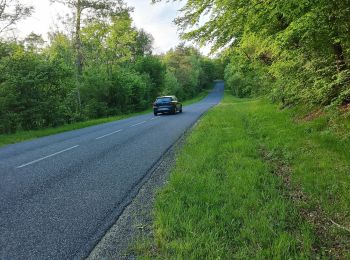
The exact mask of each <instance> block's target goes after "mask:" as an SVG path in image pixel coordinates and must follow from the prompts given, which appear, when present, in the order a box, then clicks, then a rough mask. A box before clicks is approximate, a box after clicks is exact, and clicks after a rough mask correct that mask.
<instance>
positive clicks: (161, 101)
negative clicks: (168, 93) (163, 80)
mask: <svg viewBox="0 0 350 260" xmlns="http://www.w3.org/2000/svg"><path fill="white" fill-rule="evenodd" d="M172 100H173V99H172V98H171V97H163V98H157V100H156V102H159V103H163V102H171V101H172Z"/></svg>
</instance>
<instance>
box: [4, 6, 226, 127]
mask: <svg viewBox="0 0 350 260" xmlns="http://www.w3.org/2000/svg"><path fill="white" fill-rule="evenodd" d="M51 2H58V3H61V4H65V5H66V6H67V7H69V8H70V10H71V15H70V16H68V17H67V18H65V19H64V20H63V21H61V22H62V23H63V28H65V29H64V30H62V29H60V30H59V29H57V30H54V31H51V32H49V40H48V41H46V42H45V41H44V39H43V37H42V36H41V35H37V34H35V33H31V34H30V35H28V36H27V37H25V38H24V39H17V38H16V37H15V38H14V37H7V35H13V34H8V33H6V32H8V30H9V29H13V28H15V26H16V22H17V21H19V20H20V19H24V18H26V17H28V16H30V15H31V14H32V12H33V8H32V7H30V6H24V5H23V4H21V3H20V2H19V1H18V0H12V1H0V36H1V38H0V72H1V73H0V133H13V132H16V131H18V130H30V129H40V128H45V127H52V126H59V125H63V124H67V123H73V122H77V121H82V120H88V119H94V118H101V117H108V116H114V115H119V114H124V113H130V112H134V111H141V110H145V109H147V108H149V107H150V104H151V103H152V102H153V101H154V99H155V97H156V96H158V95H161V94H174V95H177V96H178V97H179V98H180V99H181V100H184V99H189V98H192V97H194V96H195V95H197V94H198V93H199V92H201V91H202V90H203V89H206V88H209V87H210V86H211V83H212V81H213V79H216V78H218V77H220V71H222V72H221V74H223V69H222V68H221V67H222V66H221V65H220V64H221V63H220V61H219V60H214V59H210V58H207V57H205V56H203V55H202V54H201V53H200V52H199V51H198V50H197V49H195V48H194V47H188V46H185V45H184V44H180V45H179V46H177V47H176V48H173V49H171V50H170V51H169V52H168V53H165V54H162V55H155V54H153V37H152V35H150V34H148V33H147V32H145V31H144V30H143V29H139V28H135V27H134V26H133V21H132V18H131V15H130V13H131V12H132V8H130V7H128V6H126V5H125V4H124V3H123V2H122V1H112V0H104V1H95V0H66V1H54V0H52V1H51Z"/></svg>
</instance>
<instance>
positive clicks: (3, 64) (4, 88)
mask: <svg viewBox="0 0 350 260" xmlns="http://www.w3.org/2000/svg"><path fill="white" fill-rule="evenodd" d="M10 48H11V50H10V51H9V52H8V53H7V55H6V56H3V57H2V59H1V60H0V70H1V71H2V74H1V79H0V93H1V95H0V108H1V111H0V132H13V131H15V130H16V129H36V128H42V127H47V126H55V125H59V124H62V121H61V118H64V117H65V111H64V109H63V108H62V106H61V104H62V102H63V101H64V99H65V97H66V96H67V93H68V91H69V83H68V82H67V80H68V79H70V77H71V73H70V71H69V70H66V69H65V68H64V67H62V66H60V63H58V62H55V61H46V60H45V59H44V57H42V56H40V55H38V54H36V53H34V52H26V51H25V50H24V48H23V46H16V45H12V46H10ZM63 82H64V83H65V87H62V83H63Z"/></svg>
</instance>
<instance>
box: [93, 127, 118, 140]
mask: <svg viewBox="0 0 350 260" xmlns="http://www.w3.org/2000/svg"><path fill="white" fill-rule="evenodd" d="M121 131H123V130H122V129H119V130H117V131H114V132H112V133H109V134H106V135H103V136H100V137H97V138H96V140H99V139H102V138H105V137H107V136H110V135H114V134H116V133H119V132H121Z"/></svg>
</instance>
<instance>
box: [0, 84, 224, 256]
mask: <svg viewBox="0 0 350 260" xmlns="http://www.w3.org/2000/svg"><path fill="white" fill-rule="evenodd" d="M223 89H224V84H223V83H217V84H216V86H215V88H214V90H213V91H212V92H211V93H210V94H209V95H208V97H206V98H205V99H204V100H202V101H200V102H198V103H195V104H192V105H190V106H186V107H184V112H183V113H182V114H176V115H161V116H157V117H154V116H153V114H146V115H141V116H136V117H132V118H128V119H125V120H120V121H116V122H112V123H107V124H102V125H98V126H93V127H88V128H84V129H80V130H75V131H71V132H66V133H62V134H58V135H53V136H48V137H44V138H39V139H36V140H33V141H28V142H22V143H18V144H14V145H9V146H6V147H4V148H0V259H80V258H84V257H85V256H87V254H88V253H89V252H90V251H91V250H92V248H93V247H94V245H95V244H96V243H97V242H98V241H99V240H100V239H101V237H102V236H103V235H104V234H105V232H106V231H107V230H108V228H109V227H110V226H111V225H112V224H113V223H114V222H115V221H116V219H117V218H118V216H119V215H120V214H121V212H122V210H123V209H124V207H125V206H126V205H127V204H128V203H129V202H130V201H131V199H132V197H133V196H134V195H135V194H136V192H137V191H138V189H139V188H140V186H141V185H142V183H143V181H144V180H145V178H146V176H147V173H148V172H149V170H150V169H151V168H152V166H154V164H155V163H157V161H159V159H160V158H161V156H162V154H163V153H164V152H165V151H167V150H168V149H169V148H170V147H171V146H172V144H174V143H175V142H176V140H177V139H178V138H179V137H180V136H181V135H182V134H183V133H184V132H185V131H186V130H187V129H188V128H190V127H191V126H192V125H193V124H194V123H195V122H196V121H197V120H198V119H199V117H200V116H201V115H202V114H203V113H204V112H205V111H207V110H208V109H209V108H211V107H212V106H214V105H216V104H217V103H218V102H220V100H221V98H222V96H223Z"/></svg>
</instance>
